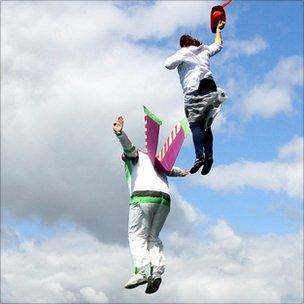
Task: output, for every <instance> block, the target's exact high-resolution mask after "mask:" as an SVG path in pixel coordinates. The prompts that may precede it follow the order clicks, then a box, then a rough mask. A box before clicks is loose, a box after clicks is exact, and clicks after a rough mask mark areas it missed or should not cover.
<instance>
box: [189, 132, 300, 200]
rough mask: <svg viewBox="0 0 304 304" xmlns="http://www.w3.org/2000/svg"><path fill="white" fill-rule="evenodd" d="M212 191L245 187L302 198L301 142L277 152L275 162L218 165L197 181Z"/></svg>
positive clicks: (296, 141) (289, 144) (290, 143)
mask: <svg viewBox="0 0 304 304" xmlns="http://www.w3.org/2000/svg"><path fill="white" fill-rule="evenodd" d="M193 182H196V183H197V180H196V179H193ZM199 183H200V184H202V185H204V186H206V187H209V188H211V189H214V190H227V191H229V190H239V189H242V188H244V187H252V188H256V189H261V190H266V191H272V192H275V193H285V194H287V195H288V196H290V197H294V198H302V197H303V138H298V137H297V138H294V139H293V140H291V141H290V142H289V143H288V144H286V145H284V146H283V147H280V148H279V155H278V158H277V159H274V160H273V161H268V162H253V161H246V160H243V161H240V162H235V163H232V164H229V165H219V166H217V167H215V168H214V169H213V170H212V171H211V172H210V174H208V175H207V176H206V177H205V178H204V179H201V180H200V181H199Z"/></svg>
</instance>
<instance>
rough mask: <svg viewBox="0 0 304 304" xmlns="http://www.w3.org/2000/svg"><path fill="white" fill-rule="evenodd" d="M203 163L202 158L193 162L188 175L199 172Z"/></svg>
mask: <svg viewBox="0 0 304 304" xmlns="http://www.w3.org/2000/svg"><path fill="white" fill-rule="evenodd" d="M204 161H205V160H204V158H200V159H197V160H195V162H194V165H193V167H192V168H191V169H190V173H191V174H194V173H196V172H197V171H198V170H199V168H200V167H201V166H202V165H203V164H204Z"/></svg>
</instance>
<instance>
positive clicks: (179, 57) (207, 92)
mask: <svg viewBox="0 0 304 304" xmlns="http://www.w3.org/2000/svg"><path fill="white" fill-rule="evenodd" d="M216 8H218V7H216ZM220 8H221V10H223V9H222V7H221V6H220ZM212 26H213V27H214V28H213V29H212V30H214V32H215V40H214V43H212V44H211V45H205V44H202V43H201V42H200V41H199V40H197V39H195V38H193V37H191V36H189V35H183V36H181V37H180V47H181V48H180V49H179V50H178V51H177V52H176V53H175V54H174V55H172V56H170V57H169V58H167V59H166V61H165V67H166V68H168V69H170V70H172V69H175V68H177V70H178V74H179V77H180V83H181V86H182V89H183V92H184V100H185V114H186V117H187V119H188V122H189V125H190V129H191V131H192V137H193V143H194V148H195V155H196V158H195V162H194V165H193V167H192V168H191V169H190V173H191V174H194V173H196V172H197V171H198V170H199V169H200V167H201V166H203V169H202V171H201V173H202V174H203V175H206V174H208V173H209V172H210V170H211V167H212V164H213V134H212V130H211V124H212V122H213V119H214V118H215V116H216V115H217V114H218V112H219V110H220V105H221V103H222V102H224V101H225V99H226V95H225V92H224V91H223V90H222V89H220V88H217V86H216V83H215V81H214V79H213V77H212V72H211V70H210V57H212V56H214V55H215V54H217V53H218V52H219V51H220V50H221V49H222V46H223V40H222V35H221V29H223V27H224V26H225V21H223V20H219V21H218V23H217V25H215V26H214V24H212Z"/></svg>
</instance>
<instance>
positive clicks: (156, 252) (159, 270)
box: [146, 205, 170, 293]
mask: <svg viewBox="0 0 304 304" xmlns="http://www.w3.org/2000/svg"><path fill="white" fill-rule="evenodd" d="M169 211H170V207H168V206H165V205H158V208H157V211H156V212H155V214H154V216H153V220H152V223H151V227H150V234H149V238H148V250H149V254H150V261H151V277H150V278H149V281H148V285H147V289H146V293H154V292H156V291H157V290H158V288H159V286H160V284H161V275H162V274H163V273H164V271H165V257H164V254H163V244H162V241H161V240H160V238H159V233H160V231H161V229H162V227H163V226H164V223H165V221H166V218H167V216H168V214H169Z"/></svg>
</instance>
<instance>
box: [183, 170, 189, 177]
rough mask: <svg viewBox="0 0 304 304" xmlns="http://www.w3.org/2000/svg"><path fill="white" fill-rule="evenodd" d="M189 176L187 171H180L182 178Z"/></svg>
mask: <svg viewBox="0 0 304 304" xmlns="http://www.w3.org/2000/svg"><path fill="white" fill-rule="evenodd" d="M188 174H189V170H187V169H182V172H181V176H182V177H184V176H187V175H188Z"/></svg>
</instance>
